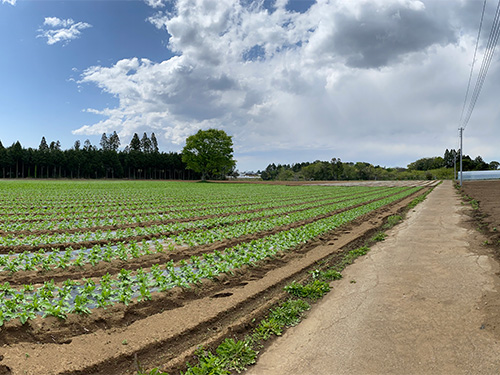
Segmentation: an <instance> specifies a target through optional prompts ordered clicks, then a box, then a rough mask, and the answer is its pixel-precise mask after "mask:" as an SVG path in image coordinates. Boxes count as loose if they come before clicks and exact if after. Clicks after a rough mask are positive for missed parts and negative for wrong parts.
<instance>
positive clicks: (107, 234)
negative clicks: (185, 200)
mask: <svg viewBox="0 0 500 375" xmlns="http://www.w3.org/2000/svg"><path fill="white" fill-rule="evenodd" d="M383 191H386V190H383ZM366 194H373V193H372V192H368V193H365V194H364V195H366ZM346 199H349V198H346V197H345V196H342V197H340V198H339V197H328V198H322V199H319V200H314V201H310V202H307V203H303V204H300V203H301V202H300V201H299V202H297V201H294V205H293V206H290V205H285V206H276V204H275V203H268V204H259V205H252V206H243V207H242V206H237V207H225V208H219V209H218V213H217V215H215V214H214V213H213V211H214V210H213V209H210V210H209V211H210V214H207V210H194V211H183V212H179V213H176V214H171V215H169V216H170V217H169V218H168V219H172V216H177V217H176V219H180V218H182V219H187V218H195V217H197V216H198V217H203V216H217V220H218V221H220V222H224V221H226V222H227V223H229V222H234V221H240V220H248V219H247V218H245V217H244V215H245V214H244V212H248V211H255V210H262V211H260V212H249V213H247V214H246V215H247V217H248V218H253V217H265V216H269V215H273V214H283V213H286V212H287V210H288V211H294V210H298V209H305V208H307V207H314V206H317V205H319V204H321V203H323V204H326V203H328V202H329V201H330V202H338V201H342V200H346ZM276 207H277V208H276ZM273 210H275V213H273ZM241 212H243V214H240V213H241ZM134 219H136V218H135V217H134ZM214 221H216V220H213V219H206V220H195V221H190V222H186V221H184V222H169V223H166V224H156V225H150V226H139V227H136V228H130V227H129V228H124V229H116V230H106V231H102V230H96V231H83V232H76V233H53V234H32V235H26V236H18V235H17V234H16V233H15V232H10V233H6V234H4V235H3V236H2V237H0V246H20V245H27V246H38V245H41V244H62V243H78V242H85V241H104V240H105V241H116V240H126V239H127V238H130V237H139V236H158V235H161V234H167V233H173V232H176V231H180V230H185V229H187V228H196V227H206V226H208V225H214V224H213V222H214ZM26 227H27V228H29V229H27V230H30V231H32V230H34V229H33V227H35V224H34V223H27V225H26Z"/></svg>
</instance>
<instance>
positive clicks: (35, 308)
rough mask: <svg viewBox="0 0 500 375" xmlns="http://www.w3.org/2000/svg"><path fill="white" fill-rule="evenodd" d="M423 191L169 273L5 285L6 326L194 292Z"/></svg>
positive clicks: (0, 294)
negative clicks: (175, 291) (176, 290)
mask: <svg viewBox="0 0 500 375" xmlns="http://www.w3.org/2000/svg"><path fill="white" fill-rule="evenodd" d="M418 189H419V188H412V189H409V190H405V191H403V192H400V193H399V194H395V195H391V196H389V197H386V198H383V199H380V200H377V201H373V202H371V203H368V204H365V205H362V206H359V207H356V208H353V209H351V210H348V211H344V212H341V213H339V214H337V215H333V216H328V217H326V218H323V219H320V220H317V221H314V222H312V223H309V224H305V225H302V226H300V227H296V228H293V229H289V230H285V231H281V232H278V233H276V234H273V235H270V236H267V237H264V238H261V239H258V240H252V241H250V242H246V243H241V244H239V245H236V246H234V247H232V248H229V249H226V250H224V251H223V252H218V251H216V252H213V253H210V254H204V255H203V256H199V257H197V256H192V257H191V258H190V260H189V261H186V260H182V261H181V262H179V264H177V265H175V264H174V262H172V261H170V262H168V263H167V264H165V265H164V266H163V267H161V266H159V265H155V266H153V267H152V268H151V269H148V270H146V269H139V270H137V271H136V272H135V273H132V272H131V271H127V270H121V271H120V273H119V274H118V275H117V276H116V277H112V276H111V275H109V274H108V275H104V276H103V277H102V278H101V279H100V280H98V281H97V282H95V281H93V280H85V279H84V280H82V281H81V282H78V281H73V280H66V281H65V282H63V283H62V285H55V283H54V282H53V280H51V281H48V282H45V283H44V284H43V285H42V286H41V287H38V288H35V287H33V286H32V285H24V286H22V287H21V288H12V287H11V286H10V285H9V284H8V283H5V284H4V285H2V286H0V301H2V302H0V324H3V322H4V321H6V320H10V319H14V318H19V319H20V320H21V322H23V323H24V322H26V321H27V320H28V319H33V318H35V317H36V316H37V315H42V316H48V315H51V316H56V317H59V318H65V317H66V316H67V314H70V313H78V314H89V313H90V312H91V310H92V309H93V308H97V307H106V306H110V305H113V304H115V303H125V304H128V303H130V302H131V301H132V299H134V298H137V300H139V301H140V300H148V299H151V298H152V295H151V294H152V293H154V292H156V291H164V290H168V289H170V288H173V287H175V286H181V287H189V286H190V285H191V284H195V283H198V282H200V281H201V280H202V279H204V278H213V277H215V276H217V275H218V274H220V273H231V272H232V271H233V270H234V269H237V268H241V267H243V266H245V265H250V266H254V265H255V264H256V263H257V262H259V261H262V260H264V259H266V258H268V257H272V256H274V255H275V254H276V253H277V252H280V251H287V250H292V249H294V248H296V247H297V246H299V245H300V244H304V243H306V242H307V241H310V240H312V239H313V238H315V237H317V236H319V235H322V234H324V233H326V232H329V231H331V230H332V229H335V228H337V227H339V226H340V225H343V224H345V223H347V222H350V221H352V220H355V219H356V218H358V217H360V216H362V215H365V214H367V213H369V212H371V211H373V210H376V209H378V208H380V207H382V206H384V205H388V204H390V203H392V202H394V201H396V200H398V199H401V198H404V197H405V196H408V195H410V194H412V193H414V192H415V191H417V190H418Z"/></svg>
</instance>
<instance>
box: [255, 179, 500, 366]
mask: <svg viewBox="0 0 500 375" xmlns="http://www.w3.org/2000/svg"><path fill="white" fill-rule="evenodd" d="M465 220H466V216H465V215H464V214H463V206H462V205H461V202H460V199H459V198H458V196H457V194H456V193H455V192H454V189H453V187H452V184H451V182H449V181H447V182H445V183H443V184H442V185H440V186H438V187H437V188H436V189H435V190H434V192H433V193H432V194H430V195H429V197H428V198H427V200H426V201H425V202H424V203H422V204H420V205H419V206H417V208H416V209H415V210H414V211H413V212H410V213H409V215H408V217H407V219H406V220H405V222H403V223H402V224H400V225H399V226H397V227H396V228H394V229H392V230H391V231H390V232H389V237H388V238H387V239H386V240H385V241H384V242H382V243H379V244H378V245H377V246H374V247H373V248H372V250H371V252H370V253H369V254H368V255H367V256H366V257H363V258H362V259H358V260H357V261H356V263H355V264H354V265H352V266H350V267H348V268H347V269H346V271H344V278H343V279H342V280H341V281H337V282H334V283H333V284H332V285H333V290H332V292H330V293H329V295H327V296H326V297H325V298H324V299H323V300H322V301H321V302H320V303H318V304H316V305H315V306H314V308H313V309H312V310H311V311H310V313H309V314H308V317H307V318H306V319H305V320H304V321H303V322H302V323H301V324H300V325H299V326H297V327H294V328H291V329H289V330H288V331H287V332H286V333H285V334H284V336H283V337H282V338H279V339H278V340H276V341H275V342H274V343H273V344H272V345H271V346H270V347H269V348H268V349H267V350H266V352H265V353H263V355H262V356H261V357H260V359H259V361H258V363H257V365H256V366H254V367H253V368H252V369H250V370H249V371H248V372H247V374H250V375H266V374H273V375H279V374H287V375H294V374H297V375H299V374H300V375H303V374H314V375H322V374H324V375H326V374H336V375H337V374H454V375H455V374H499V373H500V337H498V334H495V330H494V329H489V327H495V326H497V325H498V315H497V316H491V312H488V309H487V308H486V307H487V304H488V302H493V299H495V298H498V297H497V294H498V293H497V290H500V288H499V284H498V276H496V275H495V274H496V273H497V272H498V271H499V266H498V263H497V262H496V261H495V260H493V259H492V258H491V256H489V255H487V254H486V253H485V251H484V248H482V245H481V240H480V238H478V234H477V232H476V231H474V230H473V229H470V228H469V229H468V228H467V226H466V225H465ZM495 319H497V320H496V321H495Z"/></svg>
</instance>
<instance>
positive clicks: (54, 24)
mask: <svg viewBox="0 0 500 375" xmlns="http://www.w3.org/2000/svg"><path fill="white" fill-rule="evenodd" d="M43 25H44V26H45V28H40V29H39V30H38V31H39V32H40V34H38V35H37V37H38V38H47V44H49V45H52V44H56V43H59V42H63V43H65V44H67V43H69V42H70V41H71V40H73V39H76V38H78V37H80V35H81V31H82V30H85V29H88V28H89V27H92V25H90V24H88V23H86V22H76V23H75V21H74V20H72V19H71V18H68V19H66V20H64V19H60V18H57V17H45V21H44V23H43Z"/></svg>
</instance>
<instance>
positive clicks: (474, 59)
mask: <svg viewBox="0 0 500 375" xmlns="http://www.w3.org/2000/svg"><path fill="white" fill-rule="evenodd" d="M486 1H487V0H484V3H483V12H482V13H481V21H480V22H479V31H478V33H477V40H476V48H475V49H474V57H473V58H472V66H471V68H470V74H469V82H468V83H467V91H466V92H465V98H464V105H463V106H462V113H461V114H460V122H462V119H463V117H464V111H465V105H466V104H467V98H468V97H469V90H470V83H471V81H472V73H473V72H474V65H475V64H476V55H477V47H478V46H479V37H480V36H481V29H482V27H483V19H484V10H485V9H486Z"/></svg>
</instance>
